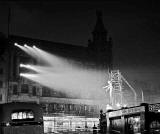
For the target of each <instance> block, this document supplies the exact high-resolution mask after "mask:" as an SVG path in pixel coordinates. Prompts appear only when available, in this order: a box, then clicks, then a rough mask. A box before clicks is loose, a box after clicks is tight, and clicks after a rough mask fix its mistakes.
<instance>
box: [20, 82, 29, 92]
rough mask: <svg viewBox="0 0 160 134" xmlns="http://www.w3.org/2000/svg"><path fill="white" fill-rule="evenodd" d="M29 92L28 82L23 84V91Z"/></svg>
mask: <svg viewBox="0 0 160 134" xmlns="http://www.w3.org/2000/svg"><path fill="white" fill-rule="evenodd" d="M28 92H29V87H28V85H27V84H22V85H21V93H28Z"/></svg>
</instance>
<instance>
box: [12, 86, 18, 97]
mask: <svg viewBox="0 0 160 134" xmlns="http://www.w3.org/2000/svg"><path fill="white" fill-rule="evenodd" d="M13 94H14V95H17V94H18V89H17V85H13Z"/></svg>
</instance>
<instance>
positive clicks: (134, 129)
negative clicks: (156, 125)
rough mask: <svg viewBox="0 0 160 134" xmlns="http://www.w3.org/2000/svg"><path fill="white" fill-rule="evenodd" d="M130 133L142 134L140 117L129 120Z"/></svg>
mask: <svg viewBox="0 0 160 134" xmlns="http://www.w3.org/2000/svg"><path fill="white" fill-rule="evenodd" d="M127 126H128V132H129V133H134V134H139V133H140V116H134V117H129V118H128V125H127Z"/></svg>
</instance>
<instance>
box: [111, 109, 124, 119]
mask: <svg viewBox="0 0 160 134" xmlns="http://www.w3.org/2000/svg"><path fill="white" fill-rule="evenodd" d="M121 115H122V110H117V111H112V112H109V117H110V118H111V117H116V116H121Z"/></svg>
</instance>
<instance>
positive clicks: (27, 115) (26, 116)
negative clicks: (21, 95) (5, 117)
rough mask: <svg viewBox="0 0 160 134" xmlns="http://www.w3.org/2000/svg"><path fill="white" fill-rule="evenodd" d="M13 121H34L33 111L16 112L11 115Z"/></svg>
mask: <svg viewBox="0 0 160 134" xmlns="http://www.w3.org/2000/svg"><path fill="white" fill-rule="evenodd" d="M11 119H12V120H17V121H18V120H33V119H34V114H33V112H32V111H31V110H27V111H26V110H22V111H15V112H12V114H11Z"/></svg>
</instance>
